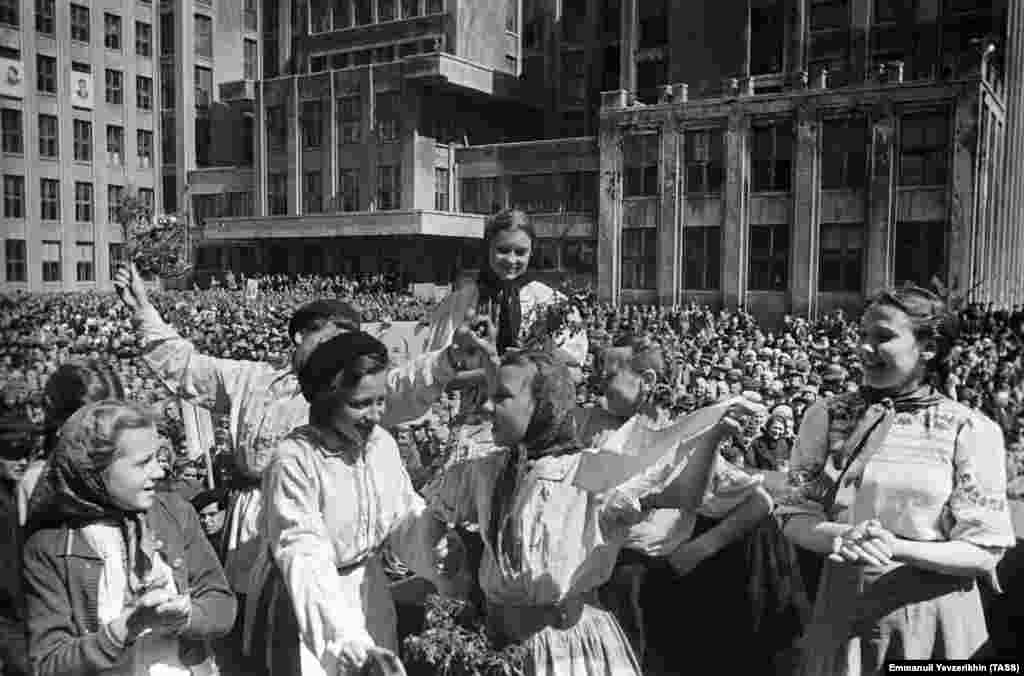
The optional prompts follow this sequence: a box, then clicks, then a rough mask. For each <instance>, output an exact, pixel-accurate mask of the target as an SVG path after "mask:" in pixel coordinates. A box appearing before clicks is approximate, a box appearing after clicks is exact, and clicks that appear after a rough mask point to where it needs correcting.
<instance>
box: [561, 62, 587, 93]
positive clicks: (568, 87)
mask: <svg viewBox="0 0 1024 676" xmlns="http://www.w3.org/2000/svg"><path fill="white" fill-rule="evenodd" d="M586 85H587V78H586V61H585V60H584V58H583V52H565V53H564V54H562V92H563V93H564V95H565V104H566V105H570V106H581V105H583V103H584V102H585V101H586V97H587V87H586Z"/></svg>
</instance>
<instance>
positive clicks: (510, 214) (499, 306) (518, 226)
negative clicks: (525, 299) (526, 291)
mask: <svg viewBox="0 0 1024 676" xmlns="http://www.w3.org/2000/svg"><path fill="white" fill-rule="evenodd" d="M504 230H522V231H523V232H525V233H526V234H527V235H529V236H530V241H531V242H536V239H537V238H536V237H535V235H534V230H533V226H532V225H531V224H530V222H529V219H528V218H527V216H526V214H525V213H524V212H522V211H519V210H518V209H509V210H506V211H502V212H499V213H498V214H495V215H494V217H492V218H491V220H490V221H489V222H488V224H487V229H486V231H485V232H484V241H483V252H484V255H483V264H482V265H481V271H480V277H479V279H478V280H477V287H478V288H479V290H480V298H479V300H478V301H477V312H478V313H479V314H480V315H482V316H486V317H490V318H491V320H492V321H493V322H494V324H495V326H497V328H498V337H497V345H498V354H504V353H505V350H506V349H508V348H510V347H515V346H517V345H518V344H519V333H520V329H521V328H522V325H523V317H522V305H521V301H520V299H519V294H520V292H521V291H522V289H523V287H524V286H526V285H527V284H529V283H530V282H532V281H533V275H532V274H531V273H530V271H529V269H527V270H526V271H525V272H524V273H523V274H522V275H520V276H519V277H516V278H515V279H513V280H510V281H506V280H501V279H498V277H497V275H495V274H494V270H492V269H491V264H490V256H491V244H492V243H493V241H494V238H495V236H497V234H498V233H499V232H502V231H504Z"/></svg>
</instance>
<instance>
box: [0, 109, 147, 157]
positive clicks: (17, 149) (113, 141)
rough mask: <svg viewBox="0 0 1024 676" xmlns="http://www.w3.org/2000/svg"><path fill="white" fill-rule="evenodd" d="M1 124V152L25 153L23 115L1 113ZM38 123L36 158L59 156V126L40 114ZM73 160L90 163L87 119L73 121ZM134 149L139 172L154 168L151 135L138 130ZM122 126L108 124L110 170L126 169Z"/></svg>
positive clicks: (144, 130) (53, 120) (16, 111)
mask: <svg viewBox="0 0 1024 676" xmlns="http://www.w3.org/2000/svg"><path fill="white" fill-rule="evenodd" d="M0 124H2V128H3V131H2V147H3V152H4V153H8V154H13V155H22V154H24V152H25V144H24V129H23V124H22V113H21V111H20V110H15V109H13V108H4V109H3V110H2V111H0ZM38 124H39V157H41V158H45V159H57V158H59V157H60V131H59V130H60V124H59V122H58V119H57V116H56V115H45V114H40V115H39V117H38ZM71 128H72V134H73V137H72V157H73V159H74V161H76V162H92V161H93V152H92V149H93V139H92V134H93V132H92V122H90V121H89V120H79V119H74V120H72V127H71ZM135 134H136V135H135V147H136V153H137V159H138V165H137V166H138V168H139V169H152V168H153V132H152V131H149V130H147V129H139V130H137V131H136V133H135ZM124 149H125V140H124V127H122V126H120V125H114V124H108V125H107V165H108V166H111V167H123V166H125V151H124Z"/></svg>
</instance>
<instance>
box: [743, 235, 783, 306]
mask: <svg viewBox="0 0 1024 676" xmlns="http://www.w3.org/2000/svg"><path fill="white" fill-rule="evenodd" d="M788 282H789V225H788V224H786V223H779V224H777V225H751V226H750V289H751V290H752V291H785V289H786V286H787V285H788Z"/></svg>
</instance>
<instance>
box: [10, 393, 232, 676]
mask: <svg viewBox="0 0 1024 676" xmlns="http://www.w3.org/2000/svg"><path fill="white" fill-rule="evenodd" d="M158 445H159V439H158V436H157V431H156V426H155V424H154V420H153V418H152V417H151V416H150V414H148V413H147V412H146V411H145V410H144V409H142V408H141V407H139V406H137V405H135V404H128V403H124V402H119V401H100V402H96V403H92V404H88V405H86V406H85V407H83V408H81V409H79V410H78V411H77V412H76V413H74V414H73V415H72V416H71V417H70V418H69V419H68V421H67V422H66V423H65V424H64V426H63V427H62V428H61V432H60V436H59V441H58V443H57V446H56V448H55V450H54V452H53V455H52V457H51V459H50V465H49V468H48V470H47V472H46V474H45V475H44V476H43V478H42V479H41V480H40V483H39V484H38V485H37V487H36V491H35V493H34V494H33V500H32V510H31V511H30V514H29V524H28V531H29V532H30V533H31V535H30V536H29V538H28V541H27V542H26V544H25V552H24V563H25V569H24V577H25V595H26V600H27V614H28V627H29V654H30V658H31V661H32V673H34V674H38V675H39V676H58V675H67V676H72V675H78V674H104V675H115V674H116V675H121V674H123V675H125V676H128V675H132V676H136V675H139V674H144V675H146V676H150V675H153V676H155V675H156V674H160V675H161V676H196V675H198V674H206V673H214V672H213V665H212V663H211V662H210V661H209V659H208V654H207V651H206V643H207V642H208V641H209V640H211V639H214V638H218V637H220V636H223V635H224V634H226V633H227V632H228V631H229V630H230V629H231V626H232V623H233V622H234V619H235V610H236V608H235V597H234V595H233V594H232V593H231V590H230V589H229V588H228V583H227V580H226V579H225V577H224V571H223V570H222V569H221V567H220V564H219V563H218V561H217V555H216V554H215V553H214V551H213V548H212V547H211V546H210V543H209V542H208V541H207V539H206V536H205V535H203V531H202V528H201V527H200V525H199V520H198V518H197V517H196V514H195V510H193V509H192V507H191V505H189V504H188V503H186V502H184V501H183V500H182V499H181V498H179V497H177V496H173V495H160V494H158V493H157V492H156V482H157V480H159V479H160V477H161V476H162V473H163V472H162V470H161V469H160V466H159V465H158V464H157V461H156V450H157V447H158Z"/></svg>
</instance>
